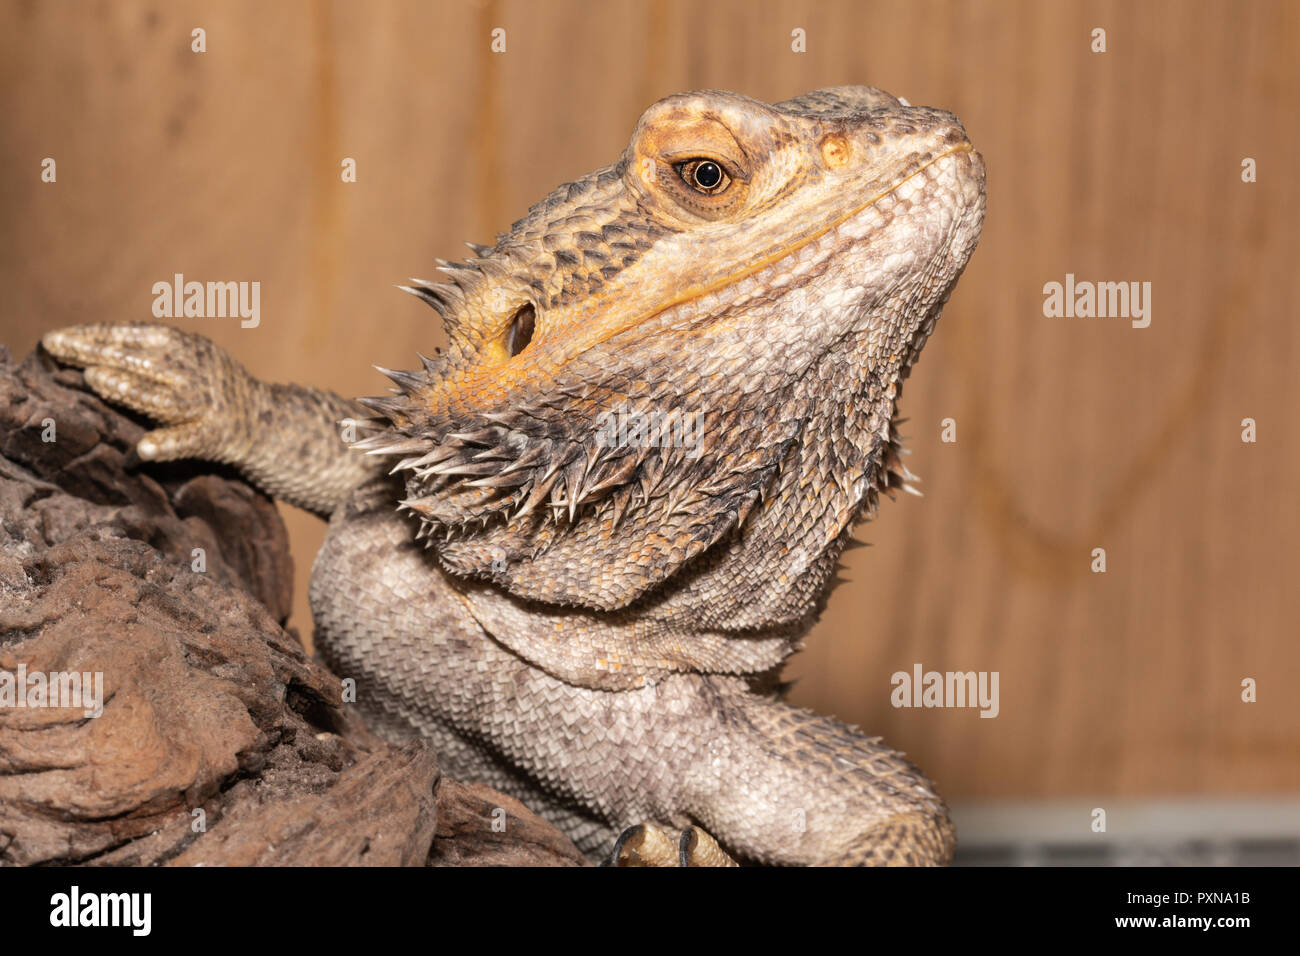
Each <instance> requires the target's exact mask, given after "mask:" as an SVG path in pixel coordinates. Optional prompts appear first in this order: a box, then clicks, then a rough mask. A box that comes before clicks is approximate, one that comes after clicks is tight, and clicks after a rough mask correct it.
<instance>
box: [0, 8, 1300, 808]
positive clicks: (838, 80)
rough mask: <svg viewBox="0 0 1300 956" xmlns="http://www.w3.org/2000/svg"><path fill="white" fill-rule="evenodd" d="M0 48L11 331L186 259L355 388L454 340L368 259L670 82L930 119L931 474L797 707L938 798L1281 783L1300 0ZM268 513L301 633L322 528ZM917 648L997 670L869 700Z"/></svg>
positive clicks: (305, 357)
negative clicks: (933, 169) (1245, 165)
mask: <svg viewBox="0 0 1300 956" xmlns="http://www.w3.org/2000/svg"><path fill="white" fill-rule="evenodd" d="M196 26H201V27H203V28H205V29H206V30H207V43H208V52H206V53H204V54H195V53H192V52H191V51H190V30H191V29H192V28H194V27H196ZM496 27H500V28H503V29H505V31H506V42H507V51H506V52H505V53H504V54H493V53H492V52H490V49H489V44H490V41H491V37H490V33H491V31H492V29H494V28H496ZM796 27H798V28H802V29H805V30H806V31H807V50H808V52H807V53H804V54H796V53H793V52H791V38H790V37H791V31H792V30H793V29H795V28H796ZM1094 27H1103V28H1105V29H1106V31H1107V39H1108V52H1106V53H1104V54H1094V53H1092V52H1090V50H1089V40H1090V38H1089V33H1090V31H1091V30H1092V29H1093V28H1094ZM0 37H3V39H0V52H2V53H3V56H0V76H2V77H3V83H2V84H0V90H2V91H3V92H0V103H2V105H3V109H4V115H5V117H6V119H5V126H4V129H5V133H4V136H3V138H0V210H3V216H2V217H0V284H2V285H3V288H4V289H5V300H4V305H3V306H2V307H0V340H3V341H5V342H7V343H8V344H9V345H11V346H12V347H13V348H14V350H15V352H16V354H18V355H21V354H23V353H24V352H26V351H27V350H28V349H30V348H31V347H32V346H33V345H34V344H35V342H36V340H37V338H38V336H39V335H40V334H41V333H42V332H43V331H46V330H48V329H51V328H55V327H57V326H60V325H65V324H72V323H81V322H87V321H110V320H111V321H132V320H139V319H147V318H149V317H150V306H151V304H152V301H153V296H152V294H151V291H150V289H151V286H152V284H153V283H154V282H156V281H159V280H169V279H170V278H171V276H172V275H173V274H174V273H177V272H182V273H184V274H185V275H186V276H187V277H190V278H194V279H198V280H200V281H206V280H209V279H215V280H248V281H252V280H257V281H260V282H261V283H262V321H261V325H260V326H259V327H258V328H257V329H249V330H241V329H240V328H239V327H238V323H237V322H235V321H231V320H220V319H189V320H181V321H180V322H178V324H179V325H181V326H182V327H185V328H189V329H192V330H196V331H202V332H204V333H205V334H207V335H209V336H210V337H212V338H213V339H214V340H216V341H217V342H218V343H219V344H221V345H222V346H224V347H226V348H227V349H229V350H231V351H232V352H233V353H234V354H236V355H237V356H238V357H240V358H241V359H242V360H243V361H244V363H245V364H246V365H247V367H248V368H249V370H250V371H251V372H252V373H253V374H255V375H257V376H259V377H262V378H266V379H269V380H273V381H296V382H302V383H305V384H311V385H317V386H321V387H328V388H332V389H334V390H336V391H339V392H341V393H343V394H346V395H364V394H376V393H378V392H381V391H382V389H383V387H384V384H385V383H384V382H383V380H382V379H381V378H380V377H379V376H378V374H377V373H375V372H373V370H371V369H370V367H369V366H370V365H371V364H377V365H384V366H390V367H398V368H401V367H409V366H410V365H411V364H412V361H413V358H414V353H415V352H416V351H417V350H421V351H425V352H427V351H429V350H430V349H432V348H433V347H434V346H435V345H439V344H441V343H442V333H441V330H440V329H438V327H437V323H436V316H435V314H434V313H433V312H431V311H430V310H428V309H426V308H424V307H423V306H421V305H420V304H419V303H417V302H416V301H415V300H413V299H408V298H407V297H404V296H402V295H401V294H400V293H398V292H396V291H395V290H393V289H392V286H393V284H394V283H397V282H401V281H404V280H405V279H406V278H407V277H408V276H411V275H416V276H421V275H427V274H428V273H430V272H431V271H432V265H431V260H432V258H433V257H434V256H448V257H455V256H457V255H458V254H459V252H460V250H461V249H462V247H461V246H460V243H461V241H462V240H465V239H473V240H475V241H486V240H488V239H490V238H491V236H492V235H493V234H494V233H495V232H497V231H499V230H502V229H504V228H505V227H506V226H508V224H509V222H510V221H511V220H512V219H514V218H517V217H518V216H519V215H521V214H522V213H523V212H524V210H525V209H526V208H527V206H528V205H529V204H530V203H531V202H533V201H535V200H537V199H539V198H541V196H543V195H544V194H545V193H546V191H547V190H549V189H550V188H552V187H553V186H555V185H556V184H558V183H560V182H563V181H565V180H567V179H571V178H574V177H576V176H577V175H580V174H582V173H584V172H586V171H588V170H589V169H592V168H594V167H596V166H599V165H603V164H604V163H607V162H609V161H611V160H612V159H613V158H615V157H616V156H617V155H618V153H619V151H620V150H621V149H622V148H623V146H624V144H625V143H626V140H627V137H628V135H629V133H630V131H631V129H632V126H633V124H634V123H635V121H636V117H637V116H638V115H639V114H640V112H641V110H642V109H644V108H645V107H646V106H647V105H649V103H651V102H652V101H653V100H655V99H657V98H658V97H660V96H663V95H666V94H669V93H673V92H678V91H681V90H685V89H693V88H724V89H731V90H736V91H738V92H743V93H746V94H749V95H751V96H755V97H758V98H760V99H768V100H778V99H783V98H786V97H789V96H792V95H795V94H797V93H800V92H803V91H806V90H809V89H813V88H816V87H819V86H828V85H839V84H845V83H867V84H871V85H875V86H879V87H882V88H884V89H887V90H890V91H891V92H894V93H896V94H899V95H903V96H906V97H907V98H908V99H909V100H911V101H912V102H914V103H923V104H927V105H935V106H942V107H945V108H948V109H951V110H953V111H954V112H956V113H957V114H958V115H959V116H960V117H961V118H962V119H963V121H964V122H965V124H966V127H967V129H968V131H969V132H970V135H971V137H972V139H973V141H974V142H975V144H976V146H977V147H978V148H979V149H980V150H981V151H982V152H983V153H984V155H985V158H986V160H987V163H988V168H989V187H988V188H989V198H988V216H987V220H986V224H985V231H984V237H983V239H982V241H981V245H980V248H979V250H978V251H977V252H976V254H975V257H974V259H973V260H972V263H971V266H970V268H969V269H968V271H967V274H966V276H965V277H964V278H963V280H962V281H961V283H960V285H959V286H958V288H957V291H956V294H955V295H954V297H953V301H952V302H951V304H950V306H949V308H948V310H947V313H946V315H945V316H944V318H943V320H942V321H941V322H940V324H939V328H938V331H937V333H936V335H935V337H934V339H933V340H932V341H931V343H930V344H929V346H928V347H927V349H926V352H925V355H924V357H923V360H922V361H921V363H920V365H919V367H918V368H917V370H916V372H915V374H914V377H913V380H912V381H910V382H909V384H908V387H907V389H906V394H905V395H904V398H903V403H902V404H903V411H904V413H905V414H907V415H908V416H909V417H910V419H911V421H910V422H909V424H908V425H907V426H906V427H905V429H904V430H905V432H908V433H910V435H911V441H910V447H911V448H913V449H914V452H915V453H914V455H913V456H912V458H911V459H910V460H909V465H910V466H911V467H912V468H913V470H915V471H917V472H919V473H920V474H921V475H922V476H923V477H924V478H925V482H924V484H923V488H924V489H925V491H926V493H927V496H926V498H925V500H924V501H916V500H914V499H906V500H905V501H903V502H901V503H899V504H898V505H896V506H895V505H889V504H887V505H886V506H885V507H884V508H883V509H882V512H881V516H880V519H879V520H878V521H877V522H876V523H874V524H873V525H871V526H869V527H867V528H865V529H864V530H863V532H862V534H861V535H860V536H861V537H864V538H865V539H867V540H869V541H870V542H871V543H872V544H873V545H874V546H873V547H872V548H868V549H861V550H858V551H854V552H852V553H851V554H850V557H849V561H848V570H847V576H848V577H849V579H850V583H848V584H845V585H843V586H842V587H841V588H840V589H839V590H837V591H836V592H835V594H834V595H833V597H832V599H831V603H830V608H829V610H828V613H827V614H826V616H825V618H824V620H823V621H822V622H821V623H820V624H819V625H818V627H817V629H816V630H815V631H814V633H813V634H812V635H811V637H810V638H809V641H808V649H807V650H806V651H805V652H804V653H803V654H801V655H799V656H798V657H797V658H796V659H795V661H794V663H793V665H792V667H791V669H790V673H791V674H793V675H794V676H798V677H799V678H800V683H799V685H798V687H797V688H796V691H795V695H794V696H795V700H796V701H797V702H800V703H803V704H807V705H809V706H812V707H815V708H817V709H819V710H823V711H827V712H832V713H835V714H837V715H839V716H840V717H842V718H845V719H848V720H851V721H854V722H857V723H859V724H861V725H862V726H864V727H866V728H868V729H869V730H871V731H872V732H878V733H881V734H883V735H884V736H885V737H886V738H887V739H888V740H890V741H891V742H893V743H894V744H895V745H897V746H900V747H902V748H904V749H906V750H907V751H908V752H909V754H910V755H911V756H912V757H913V758H914V759H916V760H917V761H918V762H919V763H920V764H921V765H922V766H923V767H924V768H925V769H926V771H927V772H928V773H929V774H930V775H931V776H932V777H933V778H934V779H935V780H936V781H937V782H938V784H939V786H940V789H941V790H942V791H943V792H944V793H945V794H946V795H947V796H948V797H949V798H951V799H958V800H960V799H964V798H975V797H980V798H986V797H999V796H1009V795H1019V796H1046V795H1058V796H1059V795H1087V794H1098V795H1102V794H1122V795H1137V794H1163V793H1218V794H1229V793H1244V792H1295V791H1297V790H1300V760H1298V759H1297V756H1298V755H1300V702H1298V700H1297V695H1296V691H1295V687H1296V681H1297V679H1300V646H1298V645H1297V641H1296V630H1297V622H1300V591H1298V589H1297V587H1296V580H1297V576H1298V575H1297V572H1298V571H1300V557H1298V556H1300V528H1298V521H1297V518H1298V516H1297V494H1296V489H1297V487H1298V486H1300V440H1298V439H1300V434H1298V431H1300V426H1298V424H1297V421H1296V412H1297V409H1300V387H1298V386H1297V384H1296V368H1297V360H1300V354H1298V350H1297V332H1296V320H1297V316H1296V301H1297V295H1296V292H1297V289H1296V283H1297V280H1296V265H1297V262H1298V261H1300V237H1298V233H1297V229H1296V225H1295V222H1296V213H1297V208H1298V204H1300V195H1298V193H1300V187H1297V184H1296V179H1295V175H1294V167H1295V156H1296V154H1297V150H1298V147H1300V133H1298V132H1297V124H1296V121H1295V115H1296V110H1297V108H1298V107H1300V74H1298V73H1297V71H1296V70H1295V68H1294V65H1293V64H1294V62H1295V60H1296V58H1297V54H1300V7H1297V6H1296V5H1294V4H1290V3H1285V2H1259V3H1252V4H1244V5H1235V4H1231V3H1226V2H1174V0H1169V2H1149V3H1143V4H1120V3H1099V4H1082V3H1053V4H1041V3H1035V2H1021V3H903V2H900V3H811V2H809V3H795V2H791V3H775V2H757V3H754V2H748V3H747V2H731V0H714V2H712V3H710V4H707V5H700V4H697V3H687V2H665V3H644V2H630V0H615V2H611V3H604V4H600V5H598V6H597V5H589V4H584V3H578V2H568V0H565V2H559V0H550V2H544V3H522V2H521V3H504V2H503V3H489V2H485V3H477V4H474V3H430V2H411V3H377V4H372V5H367V6H361V5H355V4H345V3H336V4H330V3H283V4H257V3H254V2H222V3H216V2H211V3H186V2H175V3H152V4H151V3H120V4H113V5H108V4H89V3H87V4H76V5H37V4H32V3H13V2H5V3H2V4H0ZM46 156H50V157H54V158H55V159H56V160H57V163H58V182H57V183H56V184H46V183H42V182H41V181H40V162H41V159H42V158H43V157H46ZM1246 156H1250V157H1254V158H1255V159H1256V160H1257V161H1258V164H1259V182H1258V183H1255V184H1250V185H1247V184H1243V183H1242V182H1241V180H1240V163H1241V160H1242V158H1243V157H1246ZM343 157H355V158H356V160H357V163H358V182H357V183H355V184H344V183H342V182H340V177H339V169H340V165H339V164H340V161H341V160H342V159H343ZM1067 272H1068V273H1074V274H1075V275H1077V276H1078V277H1079V278H1081V279H1085V278H1086V279H1095V280H1114V281H1121V280H1127V281H1149V282H1151V283H1152V287H1153V292H1152V300H1153V321H1152V323H1151V327H1150V328H1147V329H1142V330H1138V329H1132V328H1130V327H1129V325H1128V323H1127V322H1125V321H1123V320H1115V319H1108V320H1101V319H1091V320H1090V319H1047V318H1044V317H1043V314H1042V303H1043V293H1042V288H1043V284H1044V283H1045V282H1049V281H1061V280H1062V279H1063V277H1064V275H1065V274H1066V273H1067ZM1248 416H1249V417H1253V418H1255V419H1256V420H1257V421H1258V423H1259V425H1258V428H1259V441H1258V443H1257V444H1253V445H1251V444H1243V443H1242V442H1241V440H1240V430H1241V425H1240V423H1241V420H1242V419H1243V418H1245V417H1248ZM949 417H951V418H953V419H955V420H956V422H957V429H958V440H957V442H956V443H954V444H945V443H943V442H941V441H940V440H939V432H940V428H939V422H940V421H941V420H942V419H944V418H949ZM290 520H291V530H292V532H293V535H294V541H295V554H296V556H297V561H298V566H299V580H298V582H297V586H298V595H299V597H298V604H297V620H298V622H299V623H300V624H301V625H306V623H307V621H308V620H309V615H308V612H307V609H306V605H305V600H304V595H305V590H306V572H307V569H308V568H309V567H310V564H311V560H312V556H313V554H314V551H315V548H316V546H317V544H318V543H319V541H320V538H321V534H322V527H321V526H320V524H319V522H316V521H315V520H314V519H310V518H308V517H306V516H302V515H292V516H290ZM1095 547H1104V548H1105V549H1106V551H1107V557H1108V565H1109V570H1108V572H1107V573H1106V574H1104V575H1098V574H1093V573H1091V572H1090V571H1089V564H1090V560H1091V557H1090V552H1091V550H1092V549H1093V548H1095ZM918 661H919V662H921V663H923V664H924V665H925V666H926V668H927V669H931V668H932V669H937V670H969V669H973V670H989V671H992V670H996V671H999V672H1000V675H1001V682H1000V689H1001V712H1000V715H999V716H998V717H997V718H996V719H994V720H981V719H979V718H978V717H977V716H976V714H975V712H974V711H969V710H966V711H960V710H895V709H893V708H892V707H891V706H890V703H889V692H890V684H889V677H890V674H891V673H892V672H894V671H896V670H909V669H910V668H911V666H912V664H913V662H918ZM1248 676H1249V677H1254V678H1256V679H1257V680H1258V681H1259V702H1258V703H1255V704H1244V703H1241V701H1240V682H1241V680H1242V678H1243V677H1248Z"/></svg>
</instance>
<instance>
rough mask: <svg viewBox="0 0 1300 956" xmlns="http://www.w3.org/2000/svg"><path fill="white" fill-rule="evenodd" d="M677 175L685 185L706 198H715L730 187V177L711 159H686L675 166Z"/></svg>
mask: <svg viewBox="0 0 1300 956" xmlns="http://www.w3.org/2000/svg"><path fill="white" fill-rule="evenodd" d="M677 175H678V176H680V177H681V178H682V181H683V182H684V183H686V185H688V186H690V187H691V188H692V189H694V190H695V191H696V192H701V193H704V194H705V195H706V196H716V195H717V194H718V193H720V192H722V191H723V190H724V189H726V188H727V187H728V186H730V185H731V177H730V176H728V175H727V173H726V170H724V169H723V168H722V167H721V166H720V165H719V164H718V163H715V162H714V161H713V160H711V159H688V160H687V161H686V162H684V163H678V164H677Z"/></svg>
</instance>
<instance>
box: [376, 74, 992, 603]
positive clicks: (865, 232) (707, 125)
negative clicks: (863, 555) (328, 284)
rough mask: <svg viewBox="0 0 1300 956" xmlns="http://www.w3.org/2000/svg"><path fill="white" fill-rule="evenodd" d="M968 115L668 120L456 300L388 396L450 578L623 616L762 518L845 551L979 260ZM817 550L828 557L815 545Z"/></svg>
mask: <svg viewBox="0 0 1300 956" xmlns="http://www.w3.org/2000/svg"><path fill="white" fill-rule="evenodd" d="M983 212H984V168H983V162H982V160H981V159H980V157H979V155H978V154H977V153H976V152H974V151H973V149H972V147H971V144H970V142H969V140H968V139H967V138H966V134H965V132H964V130H963V129H962V126H961V124H960V123H959V122H958V121H957V119H956V118H955V117H954V116H952V115H951V114H949V113H946V112H943V111H941V110H935V109H928V108H921V107H912V106H909V105H907V104H906V103H904V102H903V101H901V100H898V99H895V98H894V97H892V96H890V95H889V94H887V93H883V92H880V91H878V90H874V89H869V88H865V87H841V88H835V89H829V90H819V91H817V92H814V93H809V94H806V95H804V96H801V97H798V98H797V99H793V100H790V101H787V102H785V103H779V104H776V105H769V104H766V103H761V102H758V101H755V100H752V99H749V98H746V97H743V96H738V95H735V94H731V93H723V92H697V93H685V94H681V95H677V96H670V97H668V98H666V99H664V100H661V101H660V102H658V103H656V104H654V105H653V106H651V107H650V108H649V109H648V110H646V112H645V113H644V115H642V117H641V119H640V121H639V122H638V123H637V126H636V129H635V130H634V131H633V133H632V137H631V140H630V142H629V143H628V145H627V148H626V149H625V151H624V152H623V155H622V157H621V159H619V161H618V162H616V163H614V164H613V165H611V166H607V167H605V168H603V169H599V170H597V171H595V172H593V173H591V174H589V175H587V176H585V177H583V178H581V179H579V180H577V181H575V182H572V183H569V184H567V185H565V186H561V187H560V188H559V189H557V190H555V191H554V192H553V193H552V194H551V195H550V196H548V197H547V198H546V199H544V200H543V201H542V202H540V203H538V204H537V205H536V206H534V207H533V208H532V209H531V210H530V211H529V212H528V214H527V215H526V216H525V217H524V218H523V219H521V220H519V221H518V222H516V223H515V224H514V225H513V227H512V228H511V230H510V232H508V233H506V234H504V235H502V236H500V237H499V239H498V241H497V243H496V245H495V246H494V247H491V248H488V247H482V246H472V247H471V248H473V249H474V251H475V254H476V255H475V257H474V258H472V259H470V260H468V261H466V262H461V263H449V262H441V265H440V267H441V268H442V270H443V271H444V272H446V273H447V274H448V276H449V280H448V281H446V282H441V283H430V282H423V281H417V282H416V283H415V284H414V285H412V286H411V287H407V291H410V292H413V293H414V294H416V295H419V296H420V297H422V298H424V299H425V300H426V301H428V302H429V303H430V304H431V305H433V306H434V307H435V308H436V309H437V310H438V311H439V312H440V313H441V314H442V317H443V320H444V324H445V326H446V330H447V335H448V340H449V346H448V348H447V350H446V351H445V353H443V354H441V355H439V356H438V357H437V358H434V359H425V361H424V368H423V369H421V370H419V371H415V372H388V371H387V370H385V371H386V374H389V375H390V377H392V378H393V379H394V381H395V382H396V384H397V386H398V388H397V389H395V395H394V397H391V398H380V399H368V400H366V401H367V403H368V404H369V405H370V406H371V407H372V408H374V409H376V410H377V411H379V412H380V413H382V415H383V416H384V419H385V431H384V432H383V433H382V434H380V435H378V436H376V437H374V438H371V439H368V440H367V441H366V443H365V448H366V450H368V451H370V452H371V453H380V454H394V455H400V456H402V457H401V460H400V461H399V462H398V463H397V465H396V469H395V470H396V471H397V472H399V473H401V474H402V475H404V476H405V478H406V482H407V498H406V500H405V501H404V502H403V507H404V508H406V509H409V510H410V511H412V512H414V513H415V514H416V515H418V516H419V519H420V531H419V534H420V535H421V536H422V537H425V538H427V539H428V540H429V541H430V542H431V543H432V546H433V547H435V549H436V550H437V552H438V555H439V559H440V560H441V562H442V563H443V565H444V566H445V567H446V568H447V569H448V570H449V571H451V572H452V573H454V574H458V575H462V576H466V577H472V578H480V579H488V580H491V581H493V582H495V583H496V584H498V585H500V586H502V587H504V588H506V589H507V590H508V591H509V592H511V593H512V594H514V595H516V596H517V597H521V598H525V599H529V600H535V601H543V602H546V603H551V604H561V605H574V606H581V607H588V608H593V609H601V610H609V609H613V608H619V607H624V606H626V605H628V604H630V603H631V602H633V601H635V600H637V599H638V598H640V597H642V596H643V595H645V594H646V592H647V591H649V590H651V589H653V588H655V587H656V586H657V585H660V584H662V583H663V582H665V581H666V580H668V579H669V578H671V577H673V576H674V575H676V574H678V573H679V572H680V571H681V570H682V569H683V568H686V567H687V566H689V565H691V564H692V562H694V563H695V564H696V565H699V563H700V562H699V561H695V560H694V559H696V558H697V556H699V555H701V554H702V553H703V552H706V551H708V550H709V549H710V548H713V547H714V546H715V545H717V544H718V543H719V542H721V541H723V540H728V541H733V542H734V541H735V540H736V539H737V538H739V537H743V536H745V535H747V534H750V532H751V530H752V529H753V528H754V527H755V526H760V525H766V526H769V527H773V528H774V527H776V526H777V525H782V526H785V527H786V528H787V530H790V529H797V530H799V531H800V533H801V534H803V535H804V536H805V537H806V538H807V539H808V542H809V544H810V546H811V547H812V548H813V550H814V552H817V553H820V549H824V548H825V547H826V546H829V543H830V542H833V541H835V540H837V537H838V536H839V535H840V534H841V532H843V531H844V529H845V527H846V526H848V525H849V524H851V523H852V521H854V520H856V518H857V517H858V516H859V515H860V513H861V512H862V510H863V509H864V508H866V507H869V506H871V505H872V504H874V499H875V494H876V492H877V491H878V490H881V489H884V488H887V487H888V486H889V484H890V482H891V481H892V480H894V479H893V478H892V477H891V473H890V471H889V469H890V467H891V462H892V461H894V460H895V459H893V458H892V452H893V445H894V439H893V434H892V431H891V428H890V420H891V417H892V414H893V403H894V400H895V398H896V395H897V392H898V387H899V384H900V382H901V380H902V379H903V378H904V377H905V376H906V374H907V372H908V369H909V368H910V366H911V364H912V362H913V361H914V360H915V358H916V355H917V353H918V351H919V350H920V348H921V345H922V344H923V343H924V341H925V339H926V337H927V336H928V335H929V334H930V331H931V330H932V328H933V326H934V322H935V320H936V318H937V317H938V315H939V311H940V309H941V308H942V306H943V304H944V302H945V301H946V300H947V297H948V294H949V292H950V291H951V289H952V287H953V285H954V283H955V282H956V280H957V278H958V276H959V275H960V273H961V271H962V269H963V268H964V266H965V264H966V261H967V259H968V258H969V256H970V255H971V253H972V252H973V250H974V247H975V243H976V241H977V239H978V236H979V231H980V226H981V223H982V219H983ZM814 557H815V554H814Z"/></svg>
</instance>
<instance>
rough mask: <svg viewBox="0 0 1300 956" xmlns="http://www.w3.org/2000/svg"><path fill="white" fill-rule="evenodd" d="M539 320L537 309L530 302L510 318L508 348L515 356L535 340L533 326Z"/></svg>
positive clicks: (507, 336) (511, 354) (511, 355)
mask: <svg viewBox="0 0 1300 956" xmlns="http://www.w3.org/2000/svg"><path fill="white" fill-rule="evenodd" d="M536 322H537V310H536V309H535V308H533V304H532V303H531V302H530V303H528V304H527V305H525V306H523V307H522V308H521V309H520V310H519V311H518V312H516V313H515V315H514V318H512V319H511V320H510V331H509V332H508V333H507V335H506V348H507V349H508V350H509V351H510V357H511V358H514V357H515V356H516V355H518V354H519V353H520V352H522V351H523V350H524V349H526V348H528V343H529V342H531V341H532V340H533V327H534V325H535V324H536Z"/></svg>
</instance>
